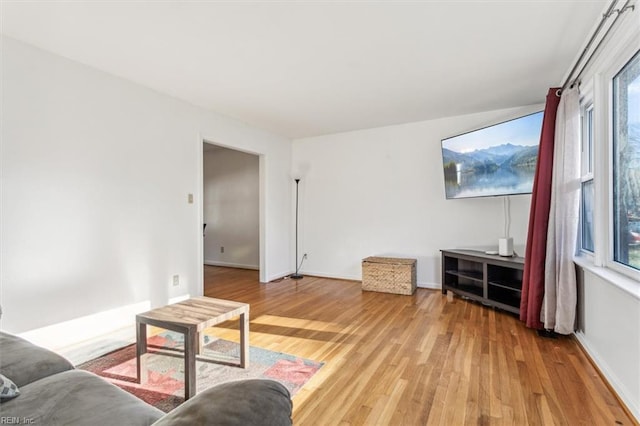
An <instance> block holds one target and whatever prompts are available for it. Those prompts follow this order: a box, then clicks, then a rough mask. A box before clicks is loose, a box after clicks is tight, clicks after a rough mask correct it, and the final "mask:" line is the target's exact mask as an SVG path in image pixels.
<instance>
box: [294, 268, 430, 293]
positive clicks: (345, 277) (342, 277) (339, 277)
mask: <svg viewBox="0 0 640 426" xmlns="http://www.w3.org/2000/svg"><path fill="white" fill-rule="evenodd" d="M300 273H301V274H302V275H311V276H314V277H320V278H332V279H336V280H349V281H362V277H361V276H355V275H354V276H350V275H336V274H327V273H324V272H313V271H300ZM416 286H417V287H418V288H428V289H431V290H441V289H442V285H440V284H438V283H416Z"/></svg>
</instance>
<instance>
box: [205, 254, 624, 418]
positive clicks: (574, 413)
mask: <svg viewBox="0 0 640 426" xmlns="http://www.w3.org/2000/svg"><path fill="white" fill-rule="evenodd" d="M205 295H207V296H210V297H216V298H221V299H229V300H234V301H237V302H243V303H249V304H250V305H251V324H250V344H251V345H254V346H259V347H263V348H266V349H270V350H274V351H281V352H285V353H290V354H293V355H296V356H300V357H303V358H309V359H313V360H315V361H321V362H324V363H325V365H324V366H323V367H322V368H321V369H320V370H319V372H318V373H317V374H316V375H315V376H314V377H313V378H312V379H311V380H310V381H309V382H308V383H307V384H306V385H305V386H304V387H303V388H302V389H301V390H300V391H299V392H298V393H297V394H296V396H295V397H294V399H293V402H294V410H293V420H294V423H295V424H296V425H332V426H333V425H394V426H395V425H447V426H448V425H458V424H465V425H466V424H471V425H499V424H504V425H551V424H552V425H565V424H566V425H578V424H588V425H608V424H611V425H616V424H620V425H634V424H635V425H637V423H636V422H635V421H634V420H633V419H632V418H630V417H629V416H628V414H627V413H626V411H625V410H624V408H623V407H622V406H621V405H620V403H619V401H618V399H617V398H616V397H615V396H614V395H613V394H612V393H611V391H610V389H609V388H608V386H607V385H606V383H605V382H604V381H603V379H602V378H601V376H600V375H599V374H598V373H597V371H596V370H595V368H593V366H592V365H591V363H590V361H589V360H588V358H587V357H586V356H585V354H584V353H583V352H582V350H581V349H580V347H579V346H578V344H577V342H576V341H575V339H574V338H572V337H560V338H558V339H548V338H543V337H539V336H538V335H537V333H536V332H535V331H533V330H529V329H527V328H525V327H524V325H523V324H522V323H521V322H520V321H519V320H518V319H517V318H516V317H514V316H513V315H511V314H509V313H505V312H502V311H499V310H494V309H492V308H487V307H484V306H482V305H479V304H477V303H473V302H469V301H467V300H463V299H460V298H458V297H453V298H450V297H448V296H444V295H442V293H441V292H440V291H435V290H427V289H421V288H419V289H417V290H416V293H415V294H414V295H413V296H400V295H393V294H385V293H376V292H363V291H362V290H361V287H360V283H359V282H356V281H346V280H335V279H326V278H318V277H309V276H305V277H304V278H303V279H301V280H297V281H293V280H287V279H283V280H279V281H276V282H272V283H267V284H260V283H259V282H258V272H257V271H252V270H240V269H231V268H221V267H213V266H206V267H205ZM207 333H211V334H215V335H218V336H220V337H223V338H226V339H231V340H234V339H236V340H237V339H238V338H239V333H238V325H237V321H233V322H228V323H223V324H221V325H220V327H217V328H215V329H210V330H207Z"/></svg>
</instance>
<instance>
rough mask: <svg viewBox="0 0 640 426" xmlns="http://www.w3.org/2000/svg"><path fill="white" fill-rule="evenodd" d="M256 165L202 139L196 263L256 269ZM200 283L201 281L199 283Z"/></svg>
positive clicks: (253, 157)
mask: <svg viewBox="0 0 640 426" xmlns="http://www.w3.org/2000/svg"><path fill="white" fill-rule="evenodd" d="M261 161H262V157H261V156H260V155H257V154H253V153H247V152H243V151H239V150H235V149H232V148H228V147H224V146H221V145H217V144H215V143H211V142H208V141H206V140H203V141H202V196H201V200H202V212H201V214H202V216H201V217H202V232H203V233H202V263H203V266H202V267H203V268H204V265H213V266H225V267H233V268H242V269H254V270H258V271H260V276H262V272H263V271H261V267H262V265H263V263H262V261H263V253H262V244H261V235H262V234H261V229H262V223H261V213H260V212H261V198H260V192H261V173H260V169H261ZM203 285H204V283H203Z"/></svg>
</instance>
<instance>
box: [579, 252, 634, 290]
mask: <svg viewBox="0 0 640 426" xmlns="http://www.w3.org/2000/svg"><path fill="white" fill-rule="evenodd" d="M573 261H574V263H575V264H576V265H578V266H580V267H581V268H583V269H585V270H587V271H589V272H591V273H592V274H594V275H597V276H598V277H600V278H602V279H603V280H605V281H607V282H608V283H610V284H611V285H613V286H615V287H618V288H619V289H620V290H622V291H624V292H626V293H629V294H630V295H631V296H633V297H635V298H636V299H638V300H640V283H639V282H638V281H636V280H633V279H631V278H629V277H627V276H625V275H622V274H620V273H619V272H616V271H613V270H611V269H609V268H605V267H602V266H595V265H594V264H593V261H592V260H591V259H589V258H588V257H585V256H576V257H574V258H573Z"/></svg>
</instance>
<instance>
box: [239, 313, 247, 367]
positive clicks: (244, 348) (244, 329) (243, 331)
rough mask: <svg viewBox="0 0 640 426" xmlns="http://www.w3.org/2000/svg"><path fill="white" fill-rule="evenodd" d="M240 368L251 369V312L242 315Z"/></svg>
mask: <svg viewBox="0 0 640 426" xmlns="http://www.w3.org/2000/svg"><path fill="white" fill-rule="evenodd" d="M240 367H242V368H248V367H249V310H247V312H246V313H244V314H240Z"/></svg>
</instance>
